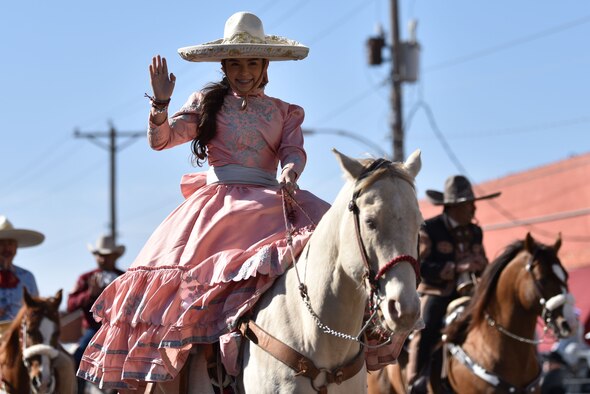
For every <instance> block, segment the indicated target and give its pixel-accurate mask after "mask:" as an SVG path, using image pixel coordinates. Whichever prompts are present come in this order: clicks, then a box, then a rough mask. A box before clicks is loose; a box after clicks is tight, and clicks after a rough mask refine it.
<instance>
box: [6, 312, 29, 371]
mask: <svg viewBox="0 0 590 394" xmlns="http://www.w3.org/2000/svg"><path fill="white" fill-rule="evenodd" d="M26 308H27V306H26V305H23V306H22V307H21V308H20V310H19V311H18V313H17V314H16V317H15V318H14V320H12V323H11V324H10V326H9V327H8V329H7V330H6V331H5V332H4V334H3V335H2V342H1V343H0V364H3V365H9V366H11V367H14V365H15V363H16V362H17V359H18V355H19V353H20V340H19V336H18V335H19V331H20V328H21V322H22V320H23V317H24V314H25V312H26Z"/></svg>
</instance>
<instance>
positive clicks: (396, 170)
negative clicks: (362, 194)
mask: <svg viewBox="0 0 590 394" xmlns="http://www.w3.org/2000/svg"><path fill="white" fill-rule="evenodd" d="M374 161H375V159H363V160H360V162H361V163H362V164H363V166H364V167H365V168H367V167H368V166H369V165H370V164H371V163H373V162H374ZM385 173H387V175H388V176H390V177H392V178H401V179H403V180H404V181H406V182H408V183H409V184H410V185H411V186H412V188H415V186H414V178H413V177H412V175H410V173H409V172H408V171H407V170H406V169H405V167H404V165H403V163H401V162H392V163H391V164H389V165H388V166H384V167H379V168H378V169H376V170H375V171H372V172H370V173H369V174H368V175H367V176H366V177H365V178H363V179H361V180H360V181H359V183H358V185H357V187H358V188H359V189H364V188H366V187H368V186H370V185H372V184H373V183H375V182H376V181H377V180H378V179H379V178H380V177H382V176H383V175H384V174H385Z"/></svg>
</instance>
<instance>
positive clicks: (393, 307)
mask: <svg viewBox="0 0 590 394" xmlns="http://www.w3.org/2000/svg"><path fill="white" fill-rule="evenodd" d="M387 309H388V310H389V316H390V317H391V320H397V319H399V315H400V312H399V310H398V303H397V301H395V300H390V301H389V303H388V304H387Z"/></svg>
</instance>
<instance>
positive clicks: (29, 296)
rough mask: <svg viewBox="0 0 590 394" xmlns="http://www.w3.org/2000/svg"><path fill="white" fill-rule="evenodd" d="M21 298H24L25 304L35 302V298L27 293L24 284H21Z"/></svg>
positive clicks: (28, 304) (29, 304) (30, 304)
mask: <svg viewBox="0 0 590 394" xmlns="http://www.w3.org/2000/svg"><path fill="white" fill-rule="evenodd" d="M23 299H24V300H25V305H27V306H33V305H34V304H35V300H33V297H32V296H31V294H30V293H29V290H27V287H26V286H23Z"/></svg>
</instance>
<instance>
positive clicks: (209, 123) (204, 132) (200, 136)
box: [191, 76, 229, 167]
mask: <svg viewBox="0 0 590 394" xmlns="http://www.w3.org/2000/svg"><path fill="white" fill-rule="evenodd" d="M228 91H229V82H228V80H227V77H225V76H224V77H223V79H222V80H221V81H219V82H212V83H209V84H207V85H206V86H205V87H204V88H203V98H202V100H201V103H200V105H199V110H198V115H199V119H200V122H199V124H198V125H197V136H196V137H195V138H194V139H193V142H192V143H191V151H192V152H193V154H194V158H193V162H194V163H196V165H198V166H199V167H202V166H203V163H204V162H205V159H206V158H207V144H208V143H209V141H211V140H212V139H213V137H215V133H216V132H217V122H216V121H215V119H216V117H217V113H218V112H219V110H220V109H221V107H222V106H223V100H224V98H225V96H226V95H227V92H228Z"/></svg>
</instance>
